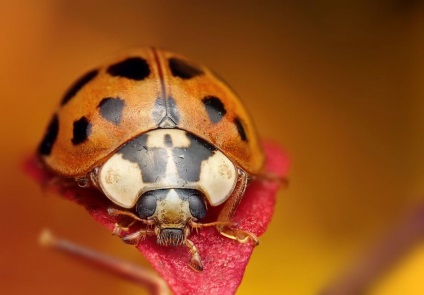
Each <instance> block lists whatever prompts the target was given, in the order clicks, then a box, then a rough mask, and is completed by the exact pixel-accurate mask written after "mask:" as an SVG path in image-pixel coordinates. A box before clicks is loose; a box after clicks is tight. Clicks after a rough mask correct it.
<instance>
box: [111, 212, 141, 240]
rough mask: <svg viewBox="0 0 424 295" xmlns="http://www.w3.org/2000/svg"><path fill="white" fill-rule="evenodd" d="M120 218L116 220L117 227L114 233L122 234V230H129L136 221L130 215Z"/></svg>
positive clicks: (116, 234)
mask: <svg viewBox="0 0 424 295" xmlns="http://www.w3.org/2000/svg"><path fill="white" fill-rule="evenodd" d="M117 218H118V220H117V221H116V222H115V228H114V229H113V233H112V234H113V235H115V236H120V235H121V233H122V232H127V231H129V229H130V227H131V226H132V225H133V224H134V223H135V222H136V220H134V219H133V218H131V217H129V216H125V215H123V216H118V217H117Z"/></svg>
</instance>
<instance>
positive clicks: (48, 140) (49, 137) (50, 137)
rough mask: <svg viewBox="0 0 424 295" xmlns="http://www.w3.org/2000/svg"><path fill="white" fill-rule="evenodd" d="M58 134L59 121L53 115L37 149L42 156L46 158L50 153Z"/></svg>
mask: <svg viewBox="0 0 424 295" xmlns="http://www.w3.org/2000/svg"><path fill="white" fill-rule="evenodd" d="M58 132H59V119H58V117H57V115H56V114H54V116H53V118H52V119H51V121H50V123H49V126H48V127H47V130H46V134H45V135H44V138H43V140H42V141H41V143H40V146H39V147H38V152H39V153H40V154H41V155H43V156H48V155H50V153H51V152H52V148H53V145H54V143H55V141H56V138H57V134H58Z"/></svg>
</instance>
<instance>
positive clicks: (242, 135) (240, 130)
mask: <svg viewBox="0 0 424 295" xmlns="http://www.w3.org/2000/svg"><path fill="white" fill-rule="evenodd" d="M234 124H235V125H236V127H237V132H238V133H239V135H240V138H241V140H243V141H247V136H246V131H245V130H244V127H243V123H242V121H241V120H240V118H238V117H236V118H235V119H234Z"/></svg>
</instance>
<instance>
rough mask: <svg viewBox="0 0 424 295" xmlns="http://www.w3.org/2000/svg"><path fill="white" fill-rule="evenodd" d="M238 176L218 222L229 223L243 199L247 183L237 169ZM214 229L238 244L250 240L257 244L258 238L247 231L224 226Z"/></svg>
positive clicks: (241, 172)
mask: <svg viewBox="0 0 424 295" xmlns="http://www.w3.org/2000/svg"><path fill="white" fill-rule="evenodd" d="M238 174H239V175H238V181H237V185H236V187H235V188H234V191H233V193H232V194H231V196H230V197H229V198H228V200H227V202H226V203H225V205H224V207H223V208H222V211H221V213H220V214H219V216H218V221H219V222H222V223H225V222H228V223H229V222H230V220H231V218H232V217H233V215H234V212H235V211H236V209H237V206H238V205H239V204H240V202H241V200H242V198H243V195H244V192H245V191H246V186H247V183H248V177H247V174H246V172H244V171H242V170H241V169H239V171H238ZM216 228H217V230H218V231H219V233H220V234H221V235H223V236H225V237H227V238H229V239H233V240H237V241H238V242H240V243H246V242H247V241H249V240H251V241H253V242H254V243H255V245H258V244H259V240H258V238H257V237H256V236H255V235H254V234H252V233H250V232H248V231H244V230H240V229H235V228H232V227H229V226H225V225H218V226H217V227H216Z"/></svg>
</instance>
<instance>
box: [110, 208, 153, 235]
mask: <svg viewBox="0 0 424 295" xmlns="http://www.w3.org/2000/svg"><path fill="white" fill-rule="evenodd" d="M107 212H108V213H109V215H110V216H114V217H116V218H117V219H118V220H117V221H116V222H115V228H114V229H113V233H112V234H113V235H116V236H120V235H121V233H122V232H123V231H124V232H126V231H128V230H129V228H130V227H131V225H133V224H134V223H136V222H137V221H139V222H142V223H144V224H146V225H149V226H152V225H154V224H155V222H154V220H149V219H142V218H139V217H138V216H137V215H135V214H133V213H131V212H128V211H124V210H119V209H115V208H108V210H107Z"/></svg>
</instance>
